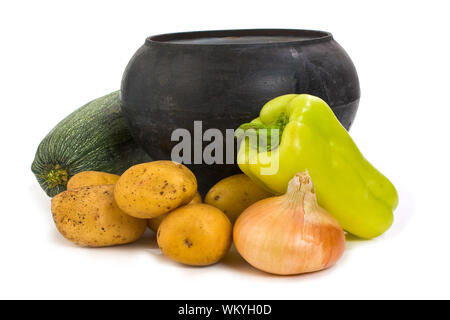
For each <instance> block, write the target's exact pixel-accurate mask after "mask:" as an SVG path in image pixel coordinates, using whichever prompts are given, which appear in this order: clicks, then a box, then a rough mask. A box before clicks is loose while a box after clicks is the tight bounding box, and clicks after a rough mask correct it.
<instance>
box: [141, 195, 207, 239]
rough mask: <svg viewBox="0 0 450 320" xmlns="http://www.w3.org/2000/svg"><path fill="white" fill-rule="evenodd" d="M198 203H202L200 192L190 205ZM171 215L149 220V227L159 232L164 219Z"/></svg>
mask: <svg viewBox="0 0 450 320" xmlns="http://www.w3.org/2000/svg"><path fill="white" fill-rule="evenodd" d="M196 203H202V196H201V195H200V193H198V192H197V193H196V194H195V196H194V198H193V199H192V200H191V202H189V203H188V204H196ZM169 213H170V212H169ZM169 213H165V214H162V215H160V216H157V217H155V218H152V219H148V227H149V228H150V229H151V230H153V231H154V232H156V231H158V228H159V225H160V224H161V222H162V221H163V220H164V218H165V217H167V215H168V214H169Z"/></svg>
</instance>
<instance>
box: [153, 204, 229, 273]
mask: <svg viewBox="0 0 450 320" xmlns="http://www.w3.org/2000/svg"><path fill="white" fill-rule="evenodd" d="M231 240H232V227H231V223H230V220H229V219H228V218H227V216H226V215H225V214H224V213H223V212H222V211H220V210H219V209H217V208H214V207H213V206H210V205H207V204H203V203H202V204H189V205H186V206H183V207H180V208H178V209H176V210H174V211H172V212H170V213H169V214H168V215H167V217H166V218H165V219H164V220H163V221H162V222H161V225H160V226H159V228H158V232H157V241H158V246H159V248H160V249H161V251H162V252H163V254H164V255H166V256H167V257H169V258H170V259H172V260H175V261H177V262H180V263H184V264H188V265H192V266H207V265H210V264H214V263H216V262H218V261H219V260H220V259H222V258H223V257H224V256H225V254H226V253H227V252H228V249H229V248H230V245H231Z"/></svg>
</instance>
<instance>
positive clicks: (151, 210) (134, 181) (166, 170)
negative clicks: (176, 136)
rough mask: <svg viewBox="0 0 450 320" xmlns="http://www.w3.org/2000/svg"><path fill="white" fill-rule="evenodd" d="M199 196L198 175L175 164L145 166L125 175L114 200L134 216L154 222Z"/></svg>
mask: <svg viewBox="0 0 450 320" xmlns="http://www.w3.org/2000/svg"><path fill="white" fill-rule="evenodd" d="M196 192H197V180H196V179H195V176H194V174H193V173H192V172H191V170H189V169H188V168H187V167H185V166H184V165H182V164H179V163H175V162H172V161H165V160H161V161H153V162H148V163H141V164H138V165H135V166H133V167H131V168H129V169H128V170H127V171H125V172H124V173H123V174H122V176H121V177H120V178H119V180H118V181H117V183H116V186H115V189H114V198H115V199H116V202H117V205H118V206H119V208H120V209H122V210H123V211H124V212H125V213H127V214H129V215H130V216H133V217H136V218H142V219H150V218H154V217H157V216H159V215H162V214H164V213H167V212H169V211H172V210H173V209H175V208H178V207H179V206H182V205H185V204H187V203H189V202H190V201H191V200H192V198H194V196H195V193H196Z"/></svg>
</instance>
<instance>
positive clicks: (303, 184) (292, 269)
mask: <svg viewBox="0 0 450 320" xmlns="http://www.w3.org/2000/svg"><path fill="white" fill-rule="evenodd" d="M233 237H234V243H235V246H236V248H237V250H238V251H239V253H240V255H241V256H242V257H243V258H244V259H245V260H246V261H247V262H248V263H250V264H251V265H252V266H254V267H255V268H257V269H260V270H263V271H266V272H269V273H274V274H280V275H292V274H300V273H305V272H313V271H318V270H322V269H326V268H328V267H330V266H332V265H334V264H335V263H336V261H338V260H339V258H340V257H341V256H342V254H343V252H344V248H345V234H344V231H343V230H342V227H341V226H340V225H339V223H338V222H337V220H336V219H335V218H333V217H332V216H331V215H330V214H329V213H328V212H326V211H325V210H324V209H322V208H321V207H319V205H318V204H317V200H316V194H315V192H314V186H313V183H312V181H311V177H310V176H309V175H308V173H307V172H302V173H298V174H296V175H295V177H294V178H292V180H291V181H290V182H289V185H288V190H287V192H286V194H284V195H282V196H279V197H272V198H267V199H264V200H261V201H259V202H257V203H255V204H253V205H252V206H250V207H248V208H247V209H246V210H245V211H244V212H243V213H242V214H241V215H240V216H239V218H238V220H237V221H236V224H235V226H234V230H233Z"/></svg>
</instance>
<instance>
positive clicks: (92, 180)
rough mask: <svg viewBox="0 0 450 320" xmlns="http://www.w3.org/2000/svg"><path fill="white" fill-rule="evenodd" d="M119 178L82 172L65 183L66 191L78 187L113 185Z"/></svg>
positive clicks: (117, 176)
mask: <svg viewBox="0 0 450 320" xmlns="http://www.w3.org/2000/svg"><path fill="white" fill-rule="evenodd" d="M119 178H120V176H119V175H117V174H112V173H107V172H101V171H83V172H79V173H77V174H75V175H74V176H73V177H72V178H70V179H69V182H67V190H73V189H76V188H80V187H87V186H97V185H107V184H115V183H116V182H117V180H119Z"/></svg>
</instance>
